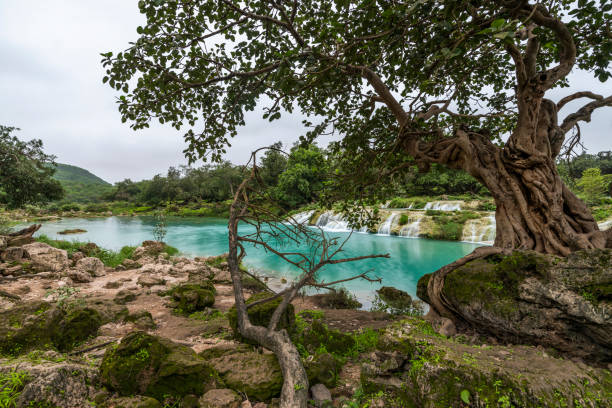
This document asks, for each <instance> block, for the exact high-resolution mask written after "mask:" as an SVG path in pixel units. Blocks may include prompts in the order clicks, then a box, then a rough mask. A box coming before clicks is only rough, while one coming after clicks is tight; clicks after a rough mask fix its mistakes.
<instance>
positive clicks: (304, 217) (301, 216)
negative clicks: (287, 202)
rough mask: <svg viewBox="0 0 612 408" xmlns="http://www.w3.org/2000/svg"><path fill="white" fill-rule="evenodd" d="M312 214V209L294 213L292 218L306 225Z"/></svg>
mask: <svg viewBox="0 0 612 408" xmlns="http://www.w3.org/2000/svg"><path fill="white" fill-rule="evenodd" d="M312 214H314V210H312V211H305V212H301V213H298V214H295V215H294V216H293V219H294V220H295V222H296V223H298V224H306V225H308V223H309V222H310V217H312Z"/></svg>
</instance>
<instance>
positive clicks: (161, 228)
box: [153, 211, 168, 242]
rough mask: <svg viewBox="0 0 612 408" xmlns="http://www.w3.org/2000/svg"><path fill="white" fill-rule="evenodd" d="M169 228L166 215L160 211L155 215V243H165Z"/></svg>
mask: <svg viewBox="0 0 612 408" xmlns="http://www.w3.org/2000/svg"><path fill="white" fill-rule="evenodd" d="M167 226H168V224H167V221H166V213H165V212H164V211H159V212H158V213H157V214H155V226H154V227H153V239H155V241H159V242H163V240H164V239H165V238H166V232H167Z"/></svg>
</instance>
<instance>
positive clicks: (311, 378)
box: [304, 353, 342, 388]
mask: <svg viewBox="0 0 612 408" xmlns="http://www.w3.org/2000/svg"><path fill="white" fill-rule="evenodd" d="M304 368H305V369H306V374H307V375H308V382H309V383H310V384H317V383H321V384H324V385H325V386H327V387H329V388H334V387H335V386H336V385H338V377H339V375H340V371H341V370H342V363H341V362H340V360H339V359H338V358H336V357H334V356H333V355H332V354H330V353H321V354H315V355H310V356H308V358H307V359H306V360H305V361H304Z"/></svg>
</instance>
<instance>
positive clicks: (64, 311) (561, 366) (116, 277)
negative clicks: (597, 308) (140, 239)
mask: <svg viewBox="0 0 612 408" xmlns="http://www.w3.org/2000/svg"><path fill="white" fill-rule="evenodd" d="M164 249H165V246H164V244H162V243H158V242H145V243H144V244H143V246H141V247H139V248H138V249H137V250H136V251H134V254H133V255H132V257H131V258H130V259H126V260H125V261H124V262H123V264H122V265H120V266H119V267H117V268H108V267H105V266H104V264H103V263H102V262H101V261H100V260H99V259H97V258H92V257H87V256H86V255H85V252H87V251H84V252H80V251H77V252H74V253H73V254H71V256H70V257H69V256H68V254H67V252H66V251H63V250H60V249H56V248H53V247H51V246H49V245H47V244H44V243H40V242H32V240H31V239H27V237H25V238H22V239H21V240H16V239H15V237H12V238H11V237H0V260H1V262H0V273H1V274H2V277H1V278H0V311H1V313H2V318H1V319H0V356H1V358H0V407H3V408H4V407H13V406H14V407H46V408H48V407H67V408H69V407H75V408H76V407H87V406H97V407H107V408H112V407H116V408H119V407H126V408H127V407H132V408H135V407H140V408H153V407H194V408H195V407H233V408H237V407H243V408H246V407H257V408H264V407H274V406H277V405H278V400H277V398H278V396H279V394H280V389H281V385H282V376H281V374H280V370H279V367H278V363H277V362H276V359H275V357H274V355H273V354H271V353H270V352H269V351H267V350H265V349H262V348H260V347H256V346H253V345H248V344H244V343H241V342H239V341H237V340H236V335H235V332H234V330H233V328H232V325H231V323H230V322H231V316H232V313H231V311H232V306H233V295H232V286H231V282H230V277H229V272H228V271H227V264H226V263H225V262H224V258H223V257H222V256H221V257H208V258H195V259H187V258H183V257H170V256H168V255H167V254H166V253H165V252H164ZM244 279H245V283H246V286H247V287H248V288H249V294H248V296H247V297H251V296H255V297H254V299H255V298H256V297H257V296H260V295H258V293H259V292H260V291H261V290H262V286H261V284H260V283H258V282H257V281H255V280H254V279H253V278H251V277H248V276H247V275H245V278H244ZM319 300H320V299H319V298H317V297H303V298H299V299H298V300H296V302H294V310H293V311H292V315H291V316H288V317H287V325H288V327H289V331H290V332H291V334H292V337H293V338H294V342H295V343H296V345H297V346H298V349H299V350H300V353H301V354H302V356H303V359H304V365H305V367H306V369H307V372H308V375H309V381H310V386H311V389H310V395H311V398H312V400H311V401H310V402H311V404H312V405H313V406H317V407H323V406H328V407H329V406H334V407H365V406H368V407H383V406H384V407H442V406H443V407H449V406H450V407H467V406H474V407H496V406H500V407H511V406H515V407H532V406H533V407H540V406H541V407H548V406H558V407H606V406H610V403H611V401H612V377H611V375H610V371H609V370H608V369H607V368H605V367H603V368H602V367H601V364H600V365H599V366H598V365H597V364H586V363H584V362H583V361H582V360H580V359H578V358H574V359H569V358H567V359H566V358H564V357H567V356H564V355H563V353H559V352H558V351H554V350H551V349H545V348H543V347H530V346H511V345H508V344H505V343H504V344H499V343H498V342H497V341H495V340H494V339H492V338H490V337H482V336H477V335H475V336H472V337H468V336H465V335H461V334H460V335H454V336H452V337H445V336H442V335H440V334H438V333H436V332H434V330H433V329H432V327H431V326H430V325H429V324H428V323H427V322H425V321H424V320H423V319H422V318H418V317H406V316H403V317H401V316H392V315H388V314H385V313H380V312H378V313H372V312H366V311H360V310H339V309H322V308H321V307H320V302H319ZM272 303H273V302H272ZM251 310H253V313H257V314H258V316H264V317H265V315H266V313H268V311H269V308H267V306H266V304H264V305H261V306H260V305H258V306H256V307H254V308H252V309H251ZM293 313H295V314H296V316H295V317H294V316H293ZM608 338H609V337H608ZM3 404H4V405H3ZM11 404H12V405H11Z"/></svg>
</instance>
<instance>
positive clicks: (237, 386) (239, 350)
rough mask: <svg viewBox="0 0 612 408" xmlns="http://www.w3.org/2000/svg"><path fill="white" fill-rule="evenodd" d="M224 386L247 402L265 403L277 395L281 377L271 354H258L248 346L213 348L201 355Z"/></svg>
mask: <svg viewBox="0 0 612 408" xmlns="http://www.w3.org/2000/svg"><path fill="white" fill-rule="evenodd" d="M200 356H202V357H203V358H204V359H205V360H206V361H207V362H208V363H209V364H210V365H212V366H213V367H214V368H215V369H216V370H217V371H218V372H219V375H220V376H221V378H222V379H223V382H224V383H225V385H226V386H227V387H229V388H231V389H232V390H234V391H237V392H240V393H244V394H246V396H247V397H248V398H249V399H256V400H259V401H267V400H269V399H270V398H272V397H276V396H278V395H279V394H280V391H281V388H282V385H283V376H282V374H281V371H280V366H279V365H278V361H277V360H276V357H275V356H274V355H273V354H261V353H258V352H256V351H254V350H253V349H252V348H251V347H249V346H247V345H228V346H220V347H214V348H211V349H208V350H204V351H203V352H201V353H200Z"/></svg>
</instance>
